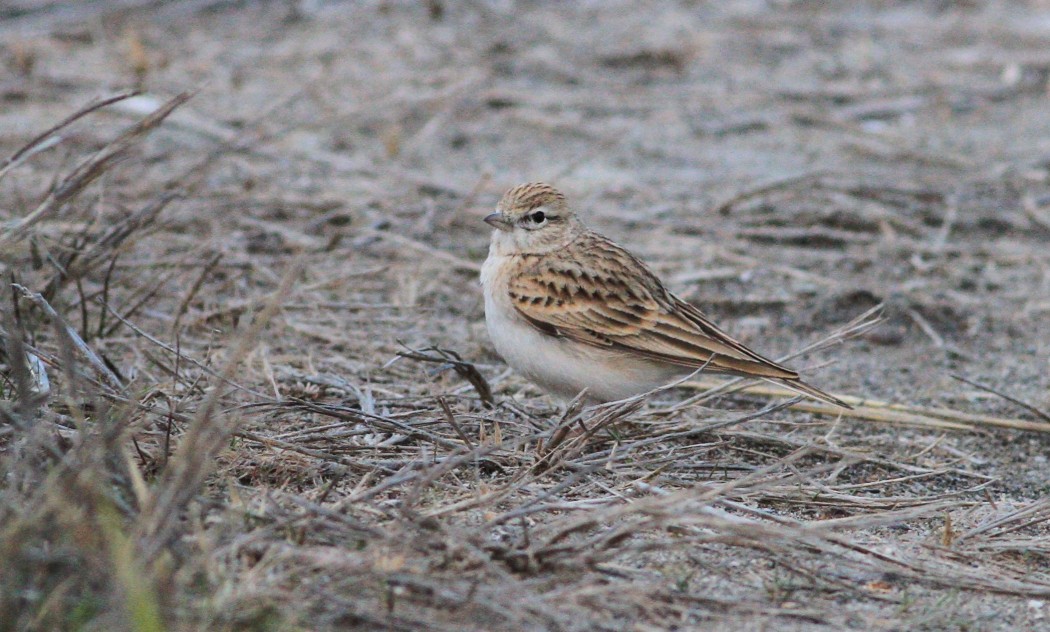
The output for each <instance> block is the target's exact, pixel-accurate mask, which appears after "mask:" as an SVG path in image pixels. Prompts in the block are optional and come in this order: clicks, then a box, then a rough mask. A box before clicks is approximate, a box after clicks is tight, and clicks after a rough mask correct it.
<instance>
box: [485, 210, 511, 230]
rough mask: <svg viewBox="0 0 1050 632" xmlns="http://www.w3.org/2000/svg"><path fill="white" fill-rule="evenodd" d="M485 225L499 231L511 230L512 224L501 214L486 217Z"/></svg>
mask: <svg viewBox="0 0 1050 632" xmlns="http://www.w3.org/2000/svg"><path fill="white" fill-rule="evenodd" d="M485 223H486V224H488V225H489V226H491V227H493V228H495V229H497V230H510V229H511V224H510V222H508V221H507V220H506V219H504V218H503V215H502V214H501V213H492V214H491V215H486V216H485Z"/></svg>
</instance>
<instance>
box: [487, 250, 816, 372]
mask: <svg viewBox="0 0 1050 632" xmlns="http://www.w3.org/2000/svg"><path fill="white" fill-rule="evenodd" d="M560 254H562V255H570V254H571V255H572V256H549V255H548V256H544V257H537V258H536V262H535V263H534V264H533V265H532V266H531V267H530V268H529V269H528V270H527V271H526V272H525V273H524V274H521V275H519V276H518V277H517V278H515V279H513V280H511V282H510V284H509V288H508V289H509V291H510V296H511V299H512V300H513V301H514V304H515V306H516V307H517V309H518V311H519V312H520V313H521V314H522V316H524V317H525V319H526V320H528V322H530V323H532V325H533V326H534V327H536V328H537V329H539V330H540V331H543V332H544V333H547V334H549V335H552V336H563V337H566V338H570V339H572V340H576V341H578V342H582V343H585V344H589V345H594V346H596V347H608V348H615V349H619V350H622V351H627V352H630V353H633V354H636V355H638V356H640V357H646V358H650V359H653V360H657V361H662V362H668V363H671V364H677V365H679V366H682V367H692V368H699V367H702V366H704V365H705V364H707V365H708V370H712V371H719V372H724V373H733V374H737V375H745V376H751V377H759V378H772V379H775V380H797V379H798V374H797V373H796V372H794V371H792V370H791V369H788V368H785V367H782V366H780V365H778V364H776V363H775V362H773V361H771V360H769V359H767V358H764V357H762V356H760V355H759V354H757V353H755V352H754V351H751V350H750V349H748V348H747V347H745V346H744V345H742V344H741V343H739V342H737V341H736V340H734V339H733V338H731V337H730V336H729V335H728V334H726V333H725V332H723V331H722V330H721V329H719V328H718V327H716V326H715V325H714V324H713V323H712V322H711V321H709V320H708V319H707V317H706V316H704V314H703V313H702V312H701V311H700V310H699V309H697V308H696V307H693V306H692V305H690V304H689V303H686V302H685V301H683V300H681V299H679V298H678V297H676V296H674V295H673V294H671V293H670V292H668V291H667V290H665V289H664V288H663V286H662V285H661V284H660V282H659V280H658V279H657V278H656V276H655V275H653V273H652V272H650V271H649V269H648V268H647V267H646V266H645V265H644V264H643V263H642V262H641V261H639V260H638V259H636V258H635V257H634V256H632V255H631V254H630V253H628V252H627V251H626V250H624V249H623V248H621V247H619V246H617V245H616V244H614V243H613V242H611V241H609V240H607V239H605V238H603V237H601V236H599V235H597V234H594V233H588V234H585V235H583V236H581V237H580V238H578V239H577V240H576V241H574V242H573V243H572V244H571V245H570V246H569V248H568V249H566V250H565V251H563V252H562V253H560Z"/></svg>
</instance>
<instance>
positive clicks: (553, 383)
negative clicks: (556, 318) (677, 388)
mask: <svg viewBox="0 0 1050 632" xmlns="http://www.w3.org/2000/svg"><path fill="white" fill-rule="evenodd" d="M501 281H502V279H501V278H499V275H498V269H497V268H496V265H495V264H494V263H493V259H492V258H491V257H490V259H489V260H487V261H486V262H485V266H484V267H483V268H482V283H483V284H484V285H485V286H486V292H485V323H486V325H487V326H488V332H489V337H490V338H491V339H492V344H493V345H494V346H495V347H496V351H497V352H499V354H500V355H501V356H502V357H503V359H504V360H505V361H506V362H507V364H509V365H510V366H511V368H513V369H514V370H515V371H517V372H518V373H520V374H521V375H523V376H525V377H526V378H528V379H529V380H531V381H532V382H534V383H535V384H537V385H538V386H540V387H541V388H543V389H544V390H546V391H548V392H550V393H551V394H553V395H556V396H559V397H562V398H566V399H570V398H573V397H575V396H576V395H578V394H579V393H580V391H583V390H584V389H587V397H588V399H590V400H593V401H599V402H607V401H613V400H618V399H623V398H625V397H631V396H633V395H638V394H640V393H644V392H646V391H649V390H652V389H654V388H656V387H658V386H663V385H664V384H667V383H669V382H671V381H673V380H674V379H675V378H677V377H680V376H682V375H684V374H686V373H688V372H689V371H688V370H683V369H682V368H681V367H675V366H671V365H666V364H658V363H655V362H652V361H649V360H646V359H644V358H636V357H631V356H624V355H623V354H621V353H616V352H613V351H609V350H606V349H601V348H598V347H592V346H590V345H585V344H583V343H577V342H573V341H570V340H566V339H564V338H557V337H554V336H549V335H547V334H544V333H541V332H540V331H539V330H537V329H536V328H535V327H532V326H531V325H529V323H528V322H527V321H525V319H524V318H522V317H521V316H520V315H519V314H518V312H517V311H516V310H515V309H514V306H513V305H512V304H511V302H510V298H509V296H507V293H506V289H505V286H504V284H503V283H502V282H501ZM490 284H491V286H490Z"/></svg>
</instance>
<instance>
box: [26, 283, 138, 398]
mask: <svg viewBox="0 0 1050 632" xmlns="http://www.w3.org/2000/svg"><path fill="white" fill-rule="evenodd" d="M13 285H14V288H15V289H16V290H18V291H19V292H21V294H22V296H24V297H26V298H27V299H29V300H30V301H32V302H33V304H34V305H36V306H37V307H39V308H40V310H41V311H43V312H44V313H45V314H46V315H47V317H48V318H49V319H51V321H52V322H54V323H55V326H56V327H58V328H59V329H60V330H61V331H63V332H64V333H65V335H66V337H67V339H68V340H69V342H70V343H72V345H73V346H74V347H75V348H76V350H77V351H79V352H80V353H81V355H83V356H84V358H85V359H87V361H88V362H89V363H90V364H91V366H92V368H94V369H95V370H96V371H98V372H99V374H101V375H102V377H104V378H106V382H108V383H109V385H110V386H111V387H112V388H114V389H116V390H117V391H120V390H121V389H123V388H124V381H123V380H122V379H120V378H119V377H118V376H117V374H116V373H114V372H113V370H112V369H110V368H109V366H107V365H106V363H105V362H103V361H102V358H100V357H99V356H98V354H97V353H95V351H94V350H93V349H92V348H91V347H90V346H88V344H87V343H86V342H84V339H83V338H81V337H80V334H78V333H77V330H76V329H73V327H71V326H70V324H69V323H68V322H66V319H64V318H62V316H60V315H59V313H58V312H56V311H55V308H54V307H52V306H51V304H50V303H48V302H47V301H46V300H44V297H43V296H41V295H40V294H39V293H37V292H31V291H30V290H29V288H27V287H24V286H22V285H19V284H17V283H15V284H13Z"/></svg>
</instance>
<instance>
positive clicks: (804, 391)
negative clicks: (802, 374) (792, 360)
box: [766, 378, 853, 410]
mask: <svg viewBox="0 0 1050 632" xmlns="http://www.w3.org/2000/svg"><path fill="white" fill-rule="evenodd" d="M766 381H768V382H772V383H773V384H779V385H781V386H786V387H787V388H789V389H791V390H793V391H795V392H796V393H799V394H800V395H805V396H806V397H811V398H813V399H816V400H819V401H822V402H827V403H828V404H833V405H835V406H840V407H842V408H845V409H848V410H853V407H852V406H850V405H849V404H847V403H846V402H844V401H842V400H841V399H839V398H837V397H835V396H834V395H831V394H829V393H825V392H824V391H822V390H820V389H819V388H817V387H816V386H810V385H809V384H806V383H805V382H803V381H802V380H800V379H797V378H796V379H791V378H766Z"/></svg>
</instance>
